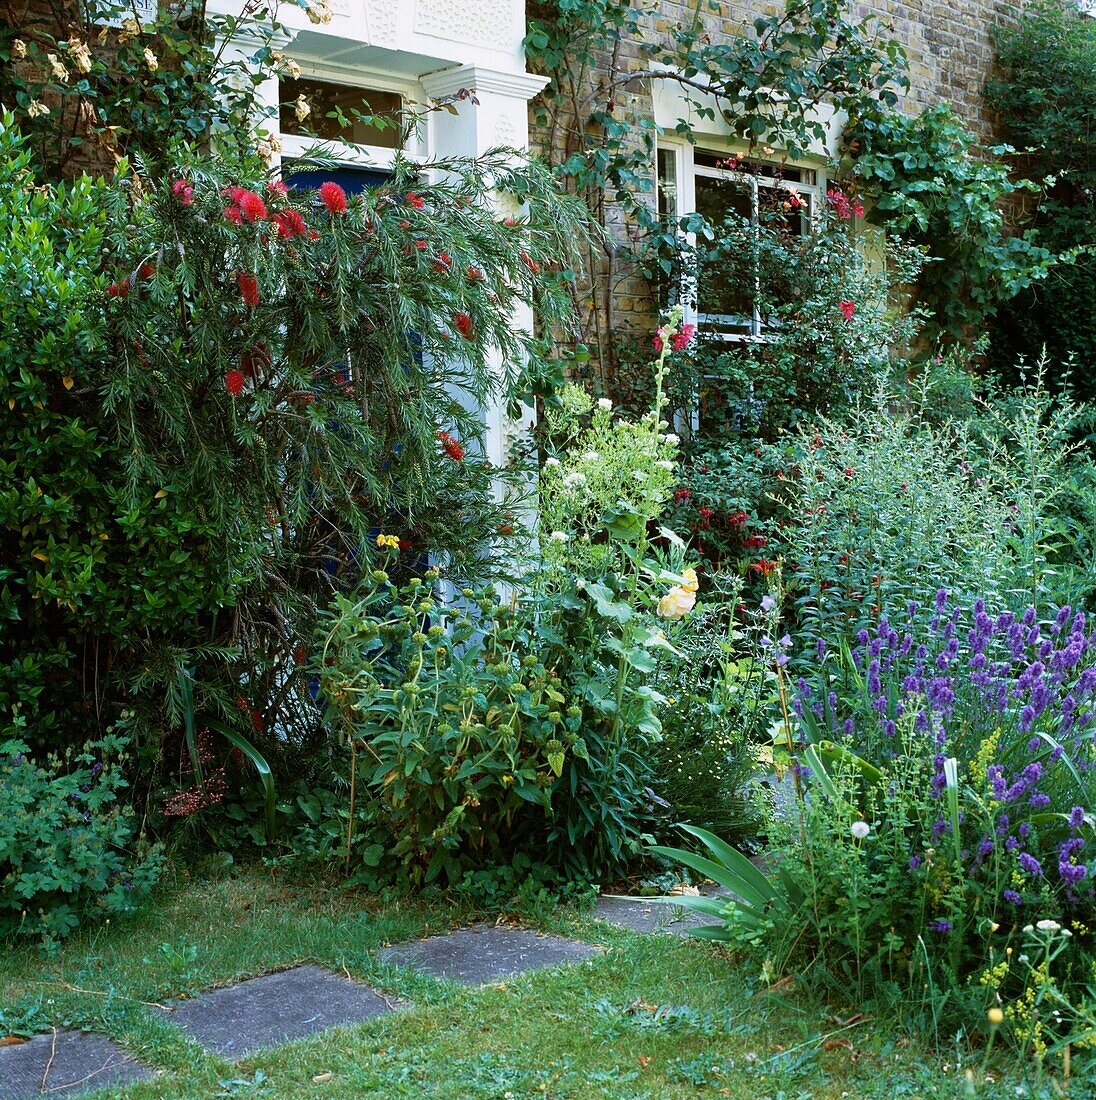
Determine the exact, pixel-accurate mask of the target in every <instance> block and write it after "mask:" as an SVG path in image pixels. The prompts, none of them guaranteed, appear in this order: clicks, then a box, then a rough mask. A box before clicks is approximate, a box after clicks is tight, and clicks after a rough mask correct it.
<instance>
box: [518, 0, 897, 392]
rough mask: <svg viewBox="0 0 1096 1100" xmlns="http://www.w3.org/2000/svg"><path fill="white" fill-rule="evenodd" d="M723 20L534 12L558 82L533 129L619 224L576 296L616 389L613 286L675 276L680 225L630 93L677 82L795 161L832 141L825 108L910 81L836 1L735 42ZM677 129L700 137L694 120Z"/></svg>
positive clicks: (698, 13)
mask: <svg viewBox="0 0 1096 1100" xmlns="http://www.w3.org/2000/svg"><path fill="white" fill-rule="evenodd" d="M723 14H724V5H722V4H719V3H717V2H715V0H696V2H695V4H694V6H693V9H692V12H691V15H690V16H689V17H688V18H685V19H682V20H681V21H680V22H679V23H678V24H677V25H675V26H672V27H670V28H668V29H665V28H664V29H663V30H662V31H661V32H660V31H659V25H658V12H657V10H656V9H654V8H649V9H645V8H642V7H638V6H635V5H633V4H631V3H629V2H628V0H542V2H541V3H539V4H533V5H531V6H530V19H529V33H528V35H527V37H526V40H525V46H526V53H527V56H528V58H529V62H530V65H531V67H533V68H534V69H536V70H537V71H539V72H542V73H544V74H546V75H548V76H550V77H551V78H552V80H551V83H550V84H549V86H548V88H547V89H546V90H545V92H544V93H543V94H542V96H541V97H540V99H539V101H538V103H537V104H536V106H535V114H534V122H535V123H536V125H537V126H539V128H540V131H541V134H540V136H541V138H542V141H543V144H544V146H545V148H546V150H547V152H548V156H549V157H550V159H551V162H552V164H553V167H554V168H555V170H556V173H557V175H558V176H559V177H560V178H561V179H563V180H564V181H565V182H566V185H567V186H568V188H569V189H570V190H571V191H573V192H574V193H576V194H579V195H581V196H582V197H583V198H584V199H585V200H586V202H587V204H588V205H589V207H590V209H591V210H592V212H593V213H594V215H595V217H596V219H597V220H598V221H599V222H600V223H601V224H602V225H604V226H607V227H609V228H610V232H607V233H605V234H604V235H602V236H601V237H600V238H599V239H598V240H597V241H596V242H594V243H592V244H591V246H590V253H589V255H588V257H587V261H588V264H587V268H588V276H589V280H590V287H589V288H584V290H577V291H576V294H577V295H579V298H580V300H579V301H578V303H577V304H578V305H579V306H580V310H581V312H582V313H583V316H584V317H585V320H586V335H587V338H588V340H589V341H590V342H591V343H596V345H597V346H598V348H599V349H600V352H601V355H602V361H601V364H600V367H601V378H600V382H601V384H602V385H603V386H605V387H606V388H609V386H610V385H611V381H610V378H611V374H612V372H613V368H614V367H615V365H616V358H617V356H616V345H615V343H614V337H615V334H616V333H617V332H618V329H619V325H618V323H617V318H616V316H615V314H614V301H613V299H614V290H615V288H616V287H617V285H618V284H619V283H620V281H621V280H622V279H626V278H628V277H629V276H631V275H633V274H635V273H637V272H638V273H640V274H643V275H646V276H647V277H649V278H650V277H652V276H657V275H658V274H659V273H661V274H663V275H668V274H669V273H670V270H671V267H672V260H671V259H670V258H669V255H668V254H669V253H672V249H673V247H674V245H675V244H676V241H677V238H678V229H679V227H678V226H675V225H672V224H666V223H665V222H664V221H660V220H659V218H658V215H657V213H656V211H655V203H654V202H653V192H654V182H655V181H654V173H653V165H654V144H655V138H656V136H657V127H656V125H655V123H654V120H653V119H652V118H650V117H649V116H644V115H642V114H639V113H636V112H633V111H631V110H630V107H629V104H628V100H629V97H630V93H631V92H632V91H634V90H635V89H637V88H639V87H641V86H643V85H649V84H651V83H653V82H661V81H668V82H671V83H673V84H676V85H677V86H678V87H680V88H681V89H682V91H683V92H684V94H685V98H686V101H687V103H688V104H689V107H690V111H689V113H690V114H691V116H692V117H693V118H696V119H701V120H703V119H707V120H714V119H715V116H716V111H717V110H718V111H719V112H720V114H721V115H722V118H723V120H724V122H725V123H726V125H727V126H728V127H729V129H730V132H731V136H732V137H733V138H735V139H738V140H740V141H742V142H744V143H745V144H746V145H747V147H748V149H749V150H750V151H751V152H752V151H753V150H754V149H756V148H762V147H765V146H772V147H774V148H779V149H780V150H781V153H782V155H784V156H790V157H796V156H800V155H802V154H804V153H805V152H806V151H807V150H808V149H810V148H811V147H812V145H815V144H816V143H817V142H818V141H820V140H823V139H824V138H825V136H826V127H825V122H824V118H823V115H822V114H821V113H820V112H819V110H818V108H819V106H820V105H821V104H823V103H825V104H829V105H831V106H832V107H834V108H837V109H843V110H846V111H850V112H852V111H863V109H864V108H865V107H866V105H867V104H869V103H874V104H881V105H884V106H889V105H893V104H894V103H896V102H897V97H898V92H899V91H900V90H901V89H903V88H905V87H906V86H907V83H908V82H907V78H906V75H905V68H906V61H905V55H904V52H903V50H902V47H901V46H900V45H899V44H898V43H897V42H895V41H894V40H892V39H888V38H886V37H885V36H884V35H885V31H886V28H884V27H883V26H882V25H881V24H880V23H879V22H878V21H877V20H874V19H872V18H865V19H854V18H851V17H850V16H849V14H848V12H847V8H846V5H844V4H842V3H840V2H839V0H787V3H786V4H785V6H784V8H783V9H782V10H780V11H778V12H776V13H774V14H772V15H764V16H761V17H759V18H757V19H755V20H754V21H753V22H752V24H747V23H744V24H743V26H742V29H741V33H740V34H739V35H737V36H726V35H724V34H720V35H718V36H715V35H712V34H710V33H709V30H710V28H709V25H708V23H707V22H706V18H705V17H706V16H709V15H710V16H719V17H722V16H723ZM644 43H646V44H644ZM637 44H640V45H638V46H637ZM675 132H676V133H677V135H679V136H681V137H684V138H685V139H686V140H689V141H695V140H696V135H695V130H694V125H693V124H692V123H690V121H688V120H687V119H686V118H684V117H682V118H680V119H679V120H678V121H677V124H676V126H675ZM770 152H771V150H770ZM586 289H588V290H589V291H591V292H592V293H589V296H588V297H585V296H583V295H584V291H585V290H586Z"/></svg>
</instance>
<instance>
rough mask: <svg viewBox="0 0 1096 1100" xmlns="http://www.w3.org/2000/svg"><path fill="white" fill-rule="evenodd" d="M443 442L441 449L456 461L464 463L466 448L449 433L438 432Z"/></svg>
mask: <svg viewBox="0 0 1096 1100" xmlns="http://www.w3.org/2000/svg"><path fill="white" fill-rule="evenodd" d="M438 439H440V440H441V449H442V450H443V451H444V452H445V453H446V454H447V455H448V456H449V457H450V458H451V459H452V460H453V461H454V462H463V461H464V448H463V447H462V446H461V445H460V444H459V443H458V442H457V441H456V440H455V439H454V438H453V437H452V436H451V435H450V434H449V433H448V432H438Z"/></svg>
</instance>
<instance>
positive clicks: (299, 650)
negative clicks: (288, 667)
mask: <svg viewBox="0 0 1096 1100" xmlns="http://www.w3.org/2000/svg"><path fill="white" fill-rule="evenodd" d="M307 660H308V647H307V646H305V645H295V646H294V647H293V663H294V664H297V665H303V664H304V663H305V661H307Z"/></svg>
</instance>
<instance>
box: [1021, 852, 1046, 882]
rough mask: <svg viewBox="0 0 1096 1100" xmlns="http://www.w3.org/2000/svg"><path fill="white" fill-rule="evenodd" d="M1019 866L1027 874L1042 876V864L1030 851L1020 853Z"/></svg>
mask: <svg viewBox="0 0 1096 1100" xmlns="http://www.w3.org/2000/svg"><path fill="white" fill-rule="evenodd" d="M1020 866H1021V867H1022V868H1023V869H1024V870H1025V871H1027V873H1028V874H1029V875H1035V877H1036V878H1042V877H1043V865H1042V864H1041V863H1040V862H1039V861H1038V860H1037V859H1036V858H1035V857H1034V856H1033V855H1031V853H1030V852H1021V853H1020Z"/></svg>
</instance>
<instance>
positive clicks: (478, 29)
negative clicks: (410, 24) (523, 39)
mask: <svg viewBox="0 0 1096 1100" xmlns="http://www.w3.org/2000/svg"><path fill="white" fill-rule="evenodd" d="M500 9H501V10H500ZM513 22H514V20H513V8H512V7H511V5H510V0H419V2H418V7H417V9H416V12H415V30H416V31H418V32H419V33H420V34H429V35H433V36H434V37H435V38H448V39H451V40H452V41H455V42H469V43H471V44H473V45H482V46H486V47H488V49H495V50H513V49H515V48H516V46H517V44H518V43H517V40H518V38H519V37H520V35H516V34H515V33H514V26H513Z"/></svg>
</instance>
